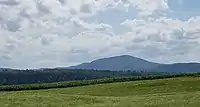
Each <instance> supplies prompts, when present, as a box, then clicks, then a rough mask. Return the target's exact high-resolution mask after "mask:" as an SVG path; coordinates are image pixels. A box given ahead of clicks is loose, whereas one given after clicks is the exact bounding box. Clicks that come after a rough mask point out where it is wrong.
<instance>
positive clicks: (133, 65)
mask: <svg viewBox="0 0 200 107" xmlns="http://www.w3.org/2000/svg"><path fill="white" fill-rule="evenodd" d="M159 65H160V64H158V63H153V62H149V61H146V60H144V59H141V58H136V57H132V56H129V55H122V56H115V57H110V58H103V59H98V60H95V61H92V62H90V63H83V64H80V65H77V66H71V67H69V69H97V70H111V71H120V70H150V69H154V68H156V67H158V66H159Z"/></svg>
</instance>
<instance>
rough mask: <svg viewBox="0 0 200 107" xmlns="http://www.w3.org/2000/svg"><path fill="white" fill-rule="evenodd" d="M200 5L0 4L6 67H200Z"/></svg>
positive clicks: (181, 1)
mask: <svg viewBox="0 0 200 107" xmlns="http://www.w3.org/2000/svg"><path fill="white" fill-rule="evenodd" d="M176 1H177V2H176ZM198 3H199V4H200V2H199V0H193V1H189V0H142V1H140V0H51V1H49V0H28V1H25V0H0V8H1V10H0V67H12V68H40V67H57V66H70V65H74V64H78V63H82V62H87V61H91V60H94V59H97V58H102V57H109V56H115V55H122V54H129V55H132V56H138V57H141V58H146V59H149V60H151V61H157V62H162V63H171V62H186V61H192V62H196V61H198V62H199V61H200V58H199V57H198V55H199V53H200V25H199V23H200V12H199V11H200V8H199V6H197V5H196V4H198Z"/></svg>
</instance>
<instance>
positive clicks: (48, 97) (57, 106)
mask: <svg viewBox="0 0 200 107" xmlns="http://www.w3.org/2000/svg"><path fill="white" fill-rule="evenodd" d="M0 95H1V96H0V107H199V106H200V78H199V77H180V78H170V79H159V80H143V81H133V82H121V83H110V84H99V85H90V86H80V87H72V88H60V89H59V88H58V89H47V90H29V91H11V92H0Z"/></svg>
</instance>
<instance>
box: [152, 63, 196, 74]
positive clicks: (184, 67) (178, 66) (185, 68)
mask: <svg viewBox="0 0 200 107" xmlns="http://www.w3.org/2000/svg"><path fill="white" fill-rule="evenodd" d="M152 71H154V72H200V63H175V64H163V65H160V66H158V67H157V68H156V69H153V70H152Z"/></svg>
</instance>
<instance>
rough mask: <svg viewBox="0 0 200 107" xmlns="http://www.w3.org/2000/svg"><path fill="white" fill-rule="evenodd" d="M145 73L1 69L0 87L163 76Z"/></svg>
mask: <svg viewBox="0 0 200 107" xmlns="http://www.w3.org/2000/svg"><path fill="white" fill-rule="evenodd" d="M163 74H166V73H154V72H147V71H142V70H141V71H108V70H104V71H103V70H101V71H98V70H81V69H57V68H54V69H40V70H28V69H27V70H13V69H1V71H0V85H15V84H32V83H52V82H62V81H74V80H93V79H103V78H114V77H133V76H149V75H163Z"/></svg>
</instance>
